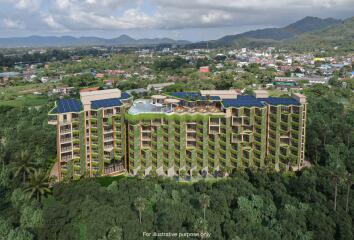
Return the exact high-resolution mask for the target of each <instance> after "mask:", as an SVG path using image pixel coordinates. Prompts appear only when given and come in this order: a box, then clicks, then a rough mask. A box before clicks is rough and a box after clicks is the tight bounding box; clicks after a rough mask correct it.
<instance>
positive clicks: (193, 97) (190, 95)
mask: <svg viewBox="0 0 354 240" xmlns="http://www.w3.org/2000/svg"><path fill="white" fill-rule="evenodd" d="M169 95H170V96H172V97H175V98H179V99H184V100H186V101H208V100H211V101H220V97H218V96H209V97H206V96H202V95H201V94H200V92H172V93H169Z"/></svg>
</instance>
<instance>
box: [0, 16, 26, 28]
mask: <svg viewBox="0 0 354 240" xmlns="http://www.w3.org/2000/svg"><path fill="white" fill-rule="evenodd" d="M2 25H3V27H4V28H6V29H22V28H23V24H22V23H21V22H20V21H16V20H12V19H9V18H5V19H4V20H3V21H2Z"/></svg>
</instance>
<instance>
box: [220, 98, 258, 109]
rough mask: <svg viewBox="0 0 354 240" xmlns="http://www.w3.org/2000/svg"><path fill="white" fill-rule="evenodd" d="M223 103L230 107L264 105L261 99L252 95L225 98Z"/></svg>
mask: <svg viewBox="0 0 354 240" xmlns="http://www.w3.org/2000/svg"><path fill="white" fill-rule="evenodd" d="M222 103H223V105H224V107H225V108H229V107H263V104H262V103H261V101H259V100H258V99H257V98H255V97H254V96H252V95H245V96H237V98H236V99H224V100H223V102H222Z"/></svg>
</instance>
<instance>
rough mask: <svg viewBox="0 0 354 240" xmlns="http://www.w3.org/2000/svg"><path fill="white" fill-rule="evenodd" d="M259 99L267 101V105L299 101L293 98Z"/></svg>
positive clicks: (296, 103)
mask: <svg viewBox="0 0 354 240" xmlns="http://www.w3.org/2000/svg"><path fill="white" fill-rule="evenodd" d="M260 100H261V101H264V102H266V103H268V104H269V105H300V103H299V102H298V101H296V100H295V99H294V98H277V97H269V98H261V99H260Z"/></svg>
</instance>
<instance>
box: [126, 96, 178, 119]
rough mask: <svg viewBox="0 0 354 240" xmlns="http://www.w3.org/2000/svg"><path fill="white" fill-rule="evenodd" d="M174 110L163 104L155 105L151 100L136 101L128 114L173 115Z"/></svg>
mask: <svg viewBox="0 0 354 240" xmlns="http://www.w3.org/2000/svg"><path fill="white" fill-rule="evenodd" d="M172 112H173V110H172V109H171V108H170V107H168V106H164V105H162V104H153V102H152V100H151V99H138V100H136V101H134V103H133V106H132V107H131V108H130V109H129V111H128V113H129V114H132V115H136V114H140V113H172Z"/></svg>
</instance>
